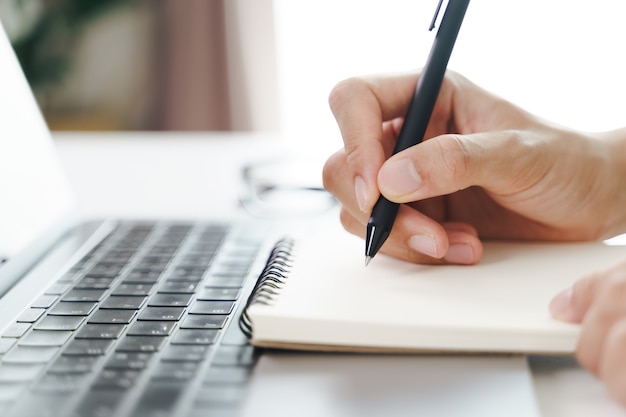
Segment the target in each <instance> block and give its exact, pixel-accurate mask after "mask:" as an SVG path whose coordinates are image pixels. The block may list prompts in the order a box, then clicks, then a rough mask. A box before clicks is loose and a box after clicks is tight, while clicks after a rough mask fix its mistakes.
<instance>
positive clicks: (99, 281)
mask: <svg viewBox="0 0 626 417" xmlns="http://www.w3.org/2000/svg"><path fill="white" fill-rule="evenodd" d="M114 279H115V278H100V277H95V276H89V275H87V276H86V277H85V278H83V279H81V280H80V281H78V282H77V283H76V284H75V285H74V288H75V289H109V288H111V284H112V283H113V280H114Z"/></svg>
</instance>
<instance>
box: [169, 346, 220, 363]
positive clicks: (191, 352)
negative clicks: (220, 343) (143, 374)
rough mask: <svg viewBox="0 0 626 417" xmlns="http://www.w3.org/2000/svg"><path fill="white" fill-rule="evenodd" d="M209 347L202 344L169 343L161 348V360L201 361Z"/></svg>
mask: <svg viewBox="0 0 626 417" xmlns="http://www.w3.org/2000/svg"><path fill="white" fill-rule="evenodd" d="M209 349H210V347H209V346H203V345H170V346H167V347H166V348H165V349H163V353H161V360H164V361H177V362H202V361H203V360H204V359H205V358H206V356H207V354H208V352H209Z"/></svg>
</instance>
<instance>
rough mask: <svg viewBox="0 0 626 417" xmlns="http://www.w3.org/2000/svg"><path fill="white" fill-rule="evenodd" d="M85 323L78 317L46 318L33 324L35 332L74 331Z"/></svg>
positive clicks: (82, 318) (83, 319)
mask: <svg viewBox="0 0 626 417" xmlns="http://www.w3.org/2000/svg"><path fill="white" fill-rule="evenodd" d="M83 321H85V318H84V317H80V316H46V317H44V318H43V319H41V320H40V321H39V322H38V323H37V324H35V327H34V329H35V330H76V329H78V327H79V326H80V325H81V324H82V323H83Z"/></svg>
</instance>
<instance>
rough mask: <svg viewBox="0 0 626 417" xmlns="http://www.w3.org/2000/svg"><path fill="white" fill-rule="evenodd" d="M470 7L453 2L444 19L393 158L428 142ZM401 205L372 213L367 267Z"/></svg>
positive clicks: (382, 204) (381, 202)
mask: <svg viewBox="0 0 626 417" xmlns="http://www.w3.org/2000/svg"><path fill="white" fill-rule="evenodd" d="M442 3H443V0H439V4H438V5H437V10H436V11H435V16H434V17H433V20H432V22H431V24H430V28H429V30H432V29H433V28H434V27H435V23H436V21H437V16H438V15H439V11H440V10H441V5H442ZM468 5H469V0H449V1H448V5H447V7H446V10H445V12H444V15H443V18H442V19H441V23H440V25H439V30H437V34H436V35H435V39H434V41H433V45H432V47H431V49H430V54H429V55H428V59H427V61H426V65H425V66H424V69H423V71H422V74H421V75H420V78H419V81H418V82H417V86H416V87H415V92H414V93H413V97H412V98H411V102H410V104H409V108H408V110H407V113H406V116H405V118H404V123H403V125H402V128H401V129H400V134H399V135H398V140H397V142H396V145H395V148H394V150H393V154H396V153H398V152H400V151H403V150H405V149H407V148H409V147H411V146H413V145H417V144H418V143H420V142H421V141H422V140H423V139H424V133H425V132H426V127H427V126H428V121H429V120H430V116H431V114H432V112H433V108H434V107H435V102H436V101H437V96H438V95H439V89H440V88H441V83H442V82H443V77H444V75H445V73H446V67H447V66H448V61H449V60H450V54H451V53H452V49H453V48H454V42H455V41H456V38H457V35H458V33H459V29H460V28H461V23H463V17H464V16H465V11H466V10H467V6H468ZM399 207H400V205H399V204H398V203H393V202H391V201H389V200H387V199H386V198H385V197H383V196H382V195H381V196H380V197H379V199H378V201H377V202H376V204H375V205H374V208H373V209H372V214H371V216H370V219H369V221H368V223H367V231H366V236H365V265H366V266H367V264H369V262H370V261H371V260H372V258H373V257H374V256H375V255H376V253H377V252H378V250H379V249H380V248H381V246H382V245H383V243H385V240H387V237H388V236H389V233H391V228H392V226H393V223H394V221H395V219H396V215H397V214H398V208H399Z"/></svg>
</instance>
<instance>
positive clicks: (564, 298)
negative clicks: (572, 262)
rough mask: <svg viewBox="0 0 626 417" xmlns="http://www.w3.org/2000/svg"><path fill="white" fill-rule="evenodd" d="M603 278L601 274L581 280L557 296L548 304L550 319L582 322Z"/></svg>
mask: <svg viewBox="0 0 626 417" xmlns="http://www.w3.org/2000/svg"><path fill="white" fill-rule="evenodd" d="M604 278H605V277H604V275H601V274H594V275H591V276H588V277H585V278H582V279H580V280H578V281H576V283H575V284H574V285H573V286H571V287H570V288H567V289H566V290H564V291H562V292H561V293H559V294H557V295H556V296H555V297H554V298H553V299H552V301H551V302H550V313H551V314H552V317H554V318H555V319H558V320H561V321H567V322H571V323H580V322H582V320H583V318H584V317H585V314H586V313H587V310H588V309H589V306H591V304H592V302H593V300H594V299H595V298H596V295H597V293H598V290H599V288H600V286H601V283H602V281H603V280H604Z"/></svg>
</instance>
